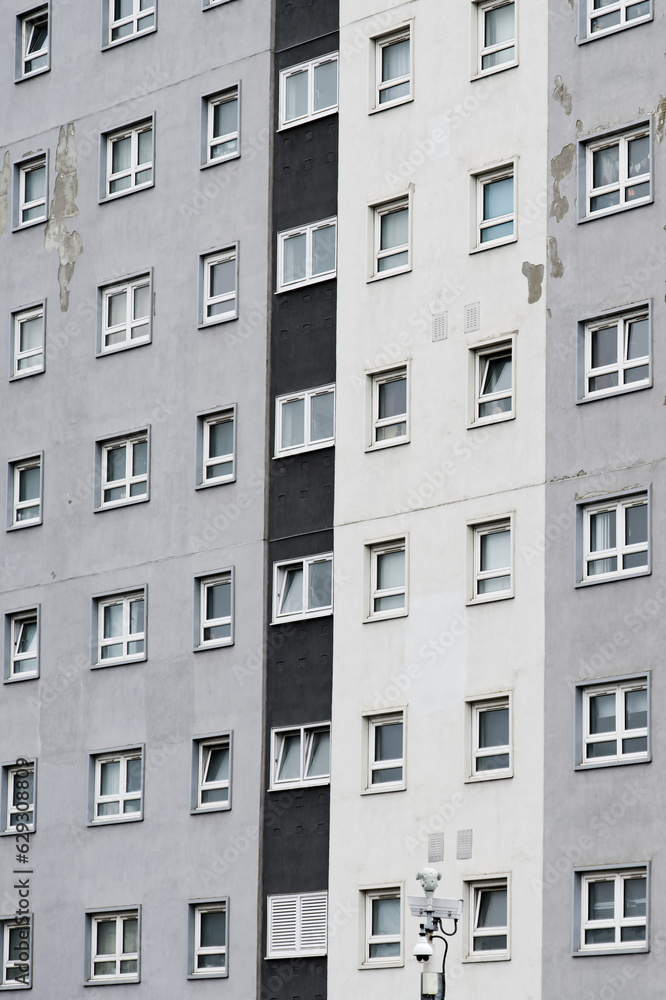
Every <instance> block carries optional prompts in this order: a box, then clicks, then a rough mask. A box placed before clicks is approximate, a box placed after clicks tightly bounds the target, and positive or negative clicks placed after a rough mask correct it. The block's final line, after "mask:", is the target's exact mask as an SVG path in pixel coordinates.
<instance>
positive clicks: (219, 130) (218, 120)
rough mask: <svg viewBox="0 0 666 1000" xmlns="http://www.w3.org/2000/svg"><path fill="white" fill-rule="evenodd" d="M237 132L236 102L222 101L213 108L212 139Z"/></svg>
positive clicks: (235, 100)
mask: <svg viewBox="0 0 666 1000" xmlns="http://www.w3.org/2000/svg"><path fill="white" fill-rule="evenodd" d="M237 131H238V100H237V99H234V100H233V101H223V102H222V103H221V104H216V105H215V106H214V108H213V138H218V137H219V136H221V135H229V133H230V132H237Z"/></svg>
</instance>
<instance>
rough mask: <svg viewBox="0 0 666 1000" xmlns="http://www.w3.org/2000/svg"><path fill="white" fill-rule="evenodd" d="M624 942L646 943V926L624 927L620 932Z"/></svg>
mask: <svg viewBox="0 0 666 1000" xmlns="http://www.w3.org/2000/svg"><path fill="white" fill-rule="evenodd" d="M620 940H621V941H622V942H625V941H628V942H634V941H645V925H643V926H641V927H623V928H622V930H621V931H620Z"/></svg>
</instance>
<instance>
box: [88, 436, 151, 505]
mask: <svg viewBox="0 0 666 1000" xmlns="http://www.w3.org/2000/svg"><path fill="white" fill-rule="evenodd" d="M99 449H100V459H101V470H102V475H101V480H102V482H101V503H100V508H107V507H118V506H121V505H124V504H129V503H138V502H139V501H141V500H147V499H148V434H147V432H146V431H145V430H143V431H138V432H137V433H136V434H133V435H131V436H129V437H126V438H116V439H113V440H110V441H102V442H100V444H99Z"/></svg>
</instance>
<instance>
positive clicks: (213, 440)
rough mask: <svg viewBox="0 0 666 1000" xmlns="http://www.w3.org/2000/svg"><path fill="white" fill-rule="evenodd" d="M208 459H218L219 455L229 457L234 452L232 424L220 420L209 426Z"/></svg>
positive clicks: (231, 422)
mask: <svg viewBox="0 0 666 1000" xmlns="http://www.w3.org/2000/svg"><path fill="white" fill-rule="evenodd" d="M208 427H209V432H208V455H207V457H208V458H218V457H219V456H221V455H231V453H232V452H233V450H234V422H233V420H220V421H218V422H217V423H214V424H209V425H208Z"/></svg>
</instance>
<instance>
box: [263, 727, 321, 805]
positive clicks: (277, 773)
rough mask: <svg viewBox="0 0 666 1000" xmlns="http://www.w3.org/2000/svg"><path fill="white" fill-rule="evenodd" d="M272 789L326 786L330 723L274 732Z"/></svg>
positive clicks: (274, 730) (272, 737)
mask: <svg viewBox="0 0 666 1000" xmlns="http://www.w3.org/2000/svg"><path fill="white" fill-rule="evenodd" d="M271 739H272V759H273V767H272V772H271V788H275V789H279V788H298V787H299V786H301V785H327V784H328V782H329V775H330V762H329V760H330V746H331V726H330V723H328V722H326V723H321V724H317V725H310V726H296V727H295V728H291V729H273V730H272V733H271Z"/></svg>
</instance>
